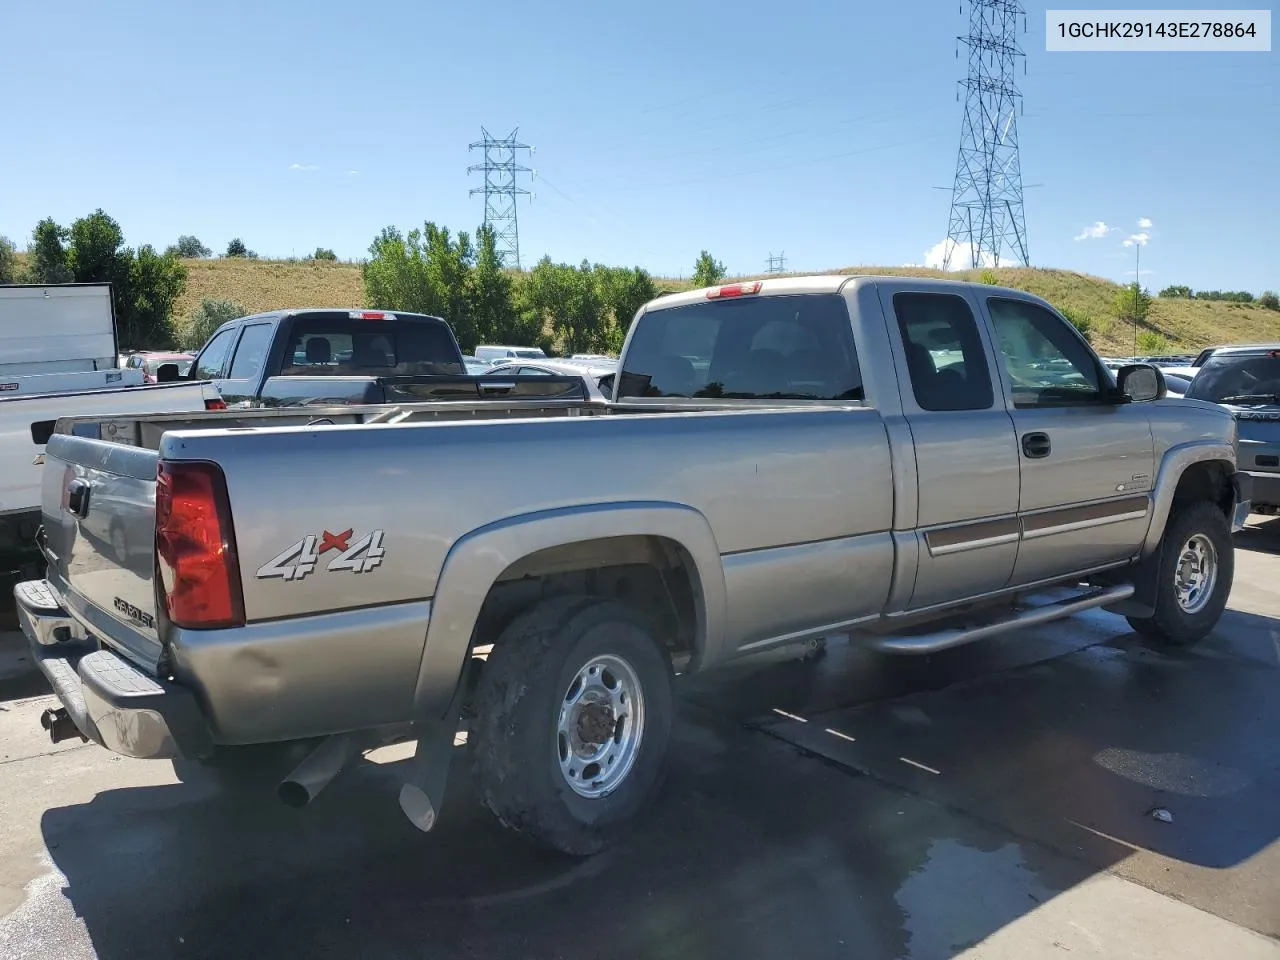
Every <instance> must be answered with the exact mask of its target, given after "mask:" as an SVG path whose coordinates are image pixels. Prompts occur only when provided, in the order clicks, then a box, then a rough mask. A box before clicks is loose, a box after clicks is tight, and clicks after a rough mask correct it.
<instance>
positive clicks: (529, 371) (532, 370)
mask: <svg viewBox="0 0 1280 960" xmlns="http://www.w3.org/2000/svg"><path fill="white" fill-rule="evenodd" d="M516 372H517V373H519V374H520V375H521V376H525V377H549V376H551V374H550V372H549V371H547V370H543V369H542V368H541V367H520V368H518V369H517V370H516Z"/></svg>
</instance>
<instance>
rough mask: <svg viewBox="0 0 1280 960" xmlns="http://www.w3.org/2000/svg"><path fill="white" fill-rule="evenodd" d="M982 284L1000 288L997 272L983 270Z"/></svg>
mask: <svg viewBox="0 0 1280 960" xmlns="http://www.w3.org/2000/svg"><path fill="white" fill-rule="evenodd" d="M982 282H983V283H987V284H990V285H991V286H993V287H998V286H999V285H1000V278H999V277H997V276H996V272H995V271H994V270H983V271H982ZM1073 322H1074V321H1073Z"/></svg>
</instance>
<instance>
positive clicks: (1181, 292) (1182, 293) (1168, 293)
mask: <svg viewBox="0 0 1280 960" xmlns="http://www.w3.org/2000/svg"><path fill="white" fill-rule="evenodd" d="M1160 296H1161V297H1162V298H1164V299H1170V300H1190V299H1191V297H1192V293H1191V288H1190V287H1183V286H1177V285H1174V286H1170V287H1165V288H1164V289H1163V290H1161V291H1160Z"/></svg>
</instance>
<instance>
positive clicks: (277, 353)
mask: <svg viewBox="0 0 1280 960" xmlns="http://www.w3.org/2000/svg"><path fill="white" fill-rule="evenodd" d="M188 376H190V377H192V378H194V379H199V380H212V381H213V382H214V384H216V386H217V387H218V390H219V391H220V392H221V394H222V398H223V399H224V400H225V401H226V402H227V405H228V406H229V407H234V408H242V407H259V406H298V405H303V404H341V403H399V402H404V403H412V402H415V401H421V400H429V399H437V400H459V401H467V400H478V399H482V398H484V397H488V396H494V395H499V394H504V395H505V394H510V395H511V396H513V397H520V396H553V395H556V396H567V395H568V392H572V391H573V390H575V389H579V388H578V387H577V386H576V385H575V384H574V383H573V382H572V381H570V380H567V379H565V378H557V379H556V380H555V381H553V382H542V381H538V380H532V379H526V378H521V379H519V380H516V381H507V382H504V383H502V384H499V383H498V382H496V381H489V380H485V379H482V378H480V377H477V376H474V375H471V374H470V373H469V372H468V371H467V369H466V367H465V366H464V363H463V359H462V351H461V350H460V349H459V347H458V342H457V340H456V339H454V336H453V331H452V329H450V327H449V325H448V324H447V323H446V322H445V321H444V320H442V319H441V318H440V317H431V316H426V315H425V314H420V313H401V312H396V313H392V312H389V311H384V310H345V309H332V308H330V309H309V310H277V311H272V312H270V313H260V314H254V315H253V316H248V317H241V318H239V319H237V320H231V321H229V322H227V323H224V324H223V325H222V326H220V327H219V328H218V329H217V330H216V331H215V332H214V334H213V336H211V337H210V338H209V340H208V342H207V343H205V345H204V346H203V347H202V348H201V349H200V352H199V355H198V356H197V357H196V360H195V363H194V364H193V365H192V368H191V372H190V373H189V374H188Z"/></svg>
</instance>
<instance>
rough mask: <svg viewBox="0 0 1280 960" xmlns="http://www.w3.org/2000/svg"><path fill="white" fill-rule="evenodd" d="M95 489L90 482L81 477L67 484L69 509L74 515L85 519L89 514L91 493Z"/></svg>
mask: <svg viewBox="0 0 1280 960" xmlns="http://www.w3.org/2000/svg"><path fill="white" fill-rule="evenodd" d="M92 490H93V488H92V487H91V486H89V484H88V483H86V482H85V481H84V480H81V479H80V478H79V477H76V479H74V480H72V481H71V483H70V484H68V486H67V510H68V512H70V513H71V515H72V516H74V517H79V518H80V519H81V520H83V519H84V518H85V517H87V516H88V515H89V494H90V492H91V491H92Z"/></svg>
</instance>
